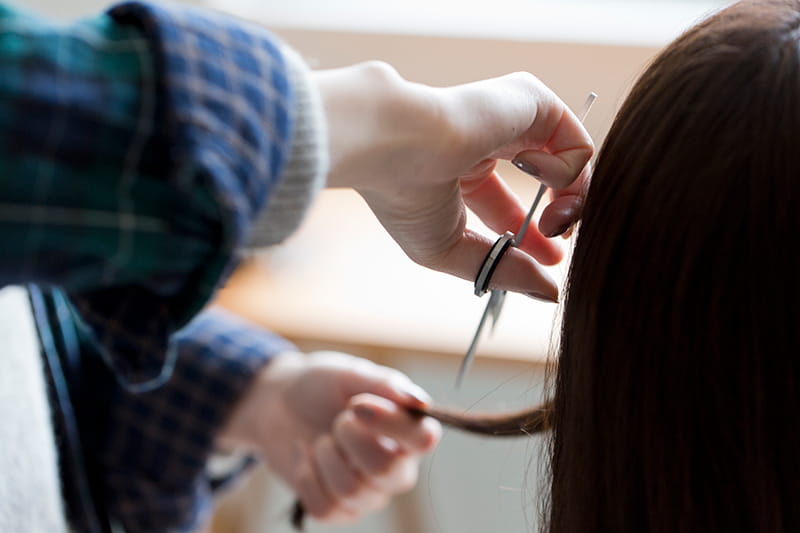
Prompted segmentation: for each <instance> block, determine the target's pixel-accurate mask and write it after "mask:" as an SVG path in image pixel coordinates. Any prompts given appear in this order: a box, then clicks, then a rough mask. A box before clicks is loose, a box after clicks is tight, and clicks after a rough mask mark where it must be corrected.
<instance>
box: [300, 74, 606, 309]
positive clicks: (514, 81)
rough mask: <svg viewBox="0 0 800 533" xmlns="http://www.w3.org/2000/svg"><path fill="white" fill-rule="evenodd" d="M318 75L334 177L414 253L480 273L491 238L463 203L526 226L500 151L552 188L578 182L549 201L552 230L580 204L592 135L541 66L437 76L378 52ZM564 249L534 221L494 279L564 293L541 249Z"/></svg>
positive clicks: (452, 269) (500, 221) (553, 295)
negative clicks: (379, 57) (425, 81)
mask: <svg viewBox="0 0 800 533" xmlns="http://www.w3.org/2000/svg"><path fill="white" fill-rule="evenodd" d="M314 77H315V81H316V83H317V86H318V87H319V89H320V93H321V95H322V99H323V104H324V106H325V110H326V115H327V119H328V129H329V139H330V141H329V142H330V154H331V171H330V174H329V179H328V183H329V185H330V186H334V187H337V186H346V187H353V188H354V189H356V190H357V191H358V192H359V193H360V194H361V195H362V196H363V197H364V198H365V200H366V201H367V203H368V204H369V206H370V208H371V209H372V210H373V212H374V213H375V214H376V216H377V217H378V219H379V220H380V221H381V223H382V224H383V225H384V227H385V228H386V229H387V230H388V232H389V233H390V234H391V235H392V237H393V238H394V239H395V240H396V241H397V242H398V243H399V244H400V246H401V247H402V248H403V250H404V251H405V252H406V253H407V254H408V255H409V257H411V259H413V260H414V261H416V262H418V263H420V264H422V265H425V266H428V267H430V268H433V269H435V270H440V271H442V272H447V273H450V274H454V275H456V276H459V277H461V278H464V279H467V280H470V281H473V280H474V278H475V276H476V274H477V272H478V269H479V267H480V264H481V262H482V261H483V258H484V256H485V255H486V253H487V252H488V250H489V248H490V247H491V245H492V239H489V238H486V237H484V236H481V235H479V234H477V233H475V232H474V231H471V230H470V229H468V228H467V227H466V224H465V221H466V215H465V207H467V206H468V207H469V208H470V209H472V210H473V211H474V212H475V213H476V214H477V215H478V216H479V217H480V218H481V219H482V220H483V221H484V222H485V223H486V224H487V225H488V226H489V227H490V228H492V229H493V230H495V231H497V232H498V233H502V232H504V231H506V230H510V231H514V232H516V231H517V230H518V228H519V226H520V225H521V224H522V222H523V220H524V217H525V214H526V211H527V206H523V205H522V204H521V203H520V201H519V200H518V199H517V197H516V196H515V195H514V194H513V192H512V191H511V190H510V188H509V187H508V186H507V185H506V184H505V182H504V181H503V180H502V178H501V177H500V176H499V175H498V174H497V172H495V165H496V162H497V160H498V159H515V160H518V161H523V162H524V163H525V164H526V166H527V168H528V169H529V170H530V171H532V172H534V173H535V174H537V176H538V179H540V180H541V181H542V182H544V183H545V184H547V185H548V186H550V187H551V188H553V189H556V190H562V189H566V188H568V187H569V188H570V191H569V192H568V193H566V194H564V195H563V196H562V199H561V200H560V202H558V203H557V205H556V207H555V208H552V209H551V210H549V211H546V212H545V214H546V216H543V220H542V224H543V225H544V226H545V229H546V230H547V233H553V232H554V231H555V230H558V229H560V228H561V227H562V226H564V225H566V224H568V223H572V222H574V220H576V219H577V217H578V216H579V213H580V197H579V196H576V195H575V194H574V192H575V191H579V190H581V188H582V187H583V183H584V181H585V180H586V178H587V176H588V171H587V170H586V166H587V162H588V161H589V159H590V158H591V156H592V153H593V150H594V148H593V145H592V141H591V139H590V137H589V135H588V133H587V132H586V130H585V129H584V128H583V126H582V125H581V124H580V122H579V121H578V119H577V118H576V117H575V115H574V114H573V113H572V112H571V111H570V110H569V108H567V106H566V105H565V104H564V103H563V102H562V101H561V100H560V99H559V98H558V97H557V96H556V95H555V94H554V93H553V92H552V91H551V90H550V89H548V88H547V87H546V86H545V85H544V84H542V83H541V82H540V81H539V80H538V79H536V78H535V77H534V76H532V75H530V74H526V73H517V74H511V75H508V76H503V77H501V78H496V79H491V80H486V81H481V82H476V83H471V84H467V85H461V86H456V87H448V88H433V87H428V86H424V85H419V84H413V83H410V82H407V81H405V80H403V79H402V78H401V77H400V76H399V75H398V74H397V73H396V72H395V71H394V70H392V69H391V67H389V66H388V65H385V64H383V63H376V62H372V63H365V64H363V65H357V66H355V67H350V68H345V69H337V70H330V71H320V72H317V73H315V74H314ZM557 194H558V193H557ZM561 257H562V253H561V250H560V248H559V247H558V246H557V245H556V244H555V243H553V242H552V241H548V240H547V239H546V238H545V237H544V236H543V234H542V232H540V231H539V230H538V228H536V227H535V226H534V225H532V227H531V228H529V230H528V232H527V235H526V237H525V240H524V242H523V243H521V246H520V249H512V250H510V251H509V252H508V254H507V256H506V258H504V260H503V261H501V262H500V266H499V267H498V270H497V271H496V273H495V276H494V277H493V280H492V287H493V288H503V289H508V290H512V291H516V292H523V293H528V294H530V295H535V296H537V297H539V298H545V299H549V300H556V299H557V297H558V289H557V287H556V285H555V283H554V282H553V281H552V280H551V279H550V277H549V276H548V275H547V274H546V273H545V272H544V270H543V269H542V268H541V267H540V265H539V264H538V263H537V261H538V262H540V263H543V264H554V263H557V262H558V261H560V259H561ZM534 259H535V260H534Z"/></svg>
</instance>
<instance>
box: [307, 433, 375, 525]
mask: <svg viewBox="0 0 800 533" xmlns="http://www.w3.org/2000/svg"><path fill="white" fill-rule="evenodd" d="M314 459H315V461H316V464H317V471H318V472H319V475H320V479H321V481H322V484H323V485H324V487H325V489H326V491H327V493H328V494H329V495H330V496H331V499H332V500H333V501H334V503H335V504H336V505H338V506H342V507H344V508H345V509H347V510H349V511H350V512H351V513H353V514H356V515H363V514H365V513H368V512H370V511H374V510H377V509H380V508H382V507H384V506H385V505H386V503H388V498H387V496H386V494H384V493H382V492H380V491H378V490H377V489H375V488H374V487H372V486H371V485H370V484H369V483H368V482H367V481H365V480H364V479H363V477H362V476H361V474H360V473H358V472H357V471H356V470H355V469H354V468H353V467H352V466H351V465H350V464H349V463H348V462H347V459H346V458H345V456H344V454H343V453H342V452H341V450H339V448H338V446H337V445H336V443H335V442H334V440H333V437H332V436H331V435H324V436H323V437H321V438H319V439H317V442H316V443H315V444H314Z"/></svg>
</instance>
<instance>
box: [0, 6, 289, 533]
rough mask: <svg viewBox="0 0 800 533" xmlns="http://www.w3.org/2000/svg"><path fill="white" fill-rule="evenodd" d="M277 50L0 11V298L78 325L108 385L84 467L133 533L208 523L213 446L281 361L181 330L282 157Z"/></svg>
mask: <svg viewBox="0 0 800 533" xmlns="http://www.w3.org/2000/svg"><path fill="white" fill-rule="evenodd" d="M275 43H276V41H275V40H274V39H273V38H272V37H271V36H270V35H269V34H268V33H267V32H266V31H264V30H263V29H260V28H257V27H253V26H249V25H246V24H245V23H243V22H241V21H237V20H234V19H231V18H227V17H225V16H222V15H217V14H212V13H201V12H199V11H195V10H191V9H188V8H182V7H164V6H160V5H151V4H146V3H130V4H124V5H120V6H117V7H115V8H113V9H112V10H111V11H110V12H109V14H107V15H103V16H100V17H97V18H94V19H91V20H85V21H81V22H79V23H76V24H73V25H70V26H55V25H50V24H48V23H46V22H43V21H41V20H39V19H37V18H35V17H33V16H30V15H27V14H24V13H21V12H20V11H18V10H15V9H11V8H8V7H4V6H2V5H0V239H2V241H3V243H4V246H3V247H2V249H0V286H1V285H5V284H11V283H36V284H38V285H40V286H43V287H48V286H57V287H61V288H62V289H63V291H64V293H65V296H64V297H63V301H64V302H67V303H63V304H60V306H59V307H58V309H63V308H69V309H70V312H69V313H66V314H64V313H54V314H53V315H52V316H51V317H50V320H51V322H52V328H53V330H54V331H73V332H74V334H71V335H70V336H68V337H69V338H73V337H75V338H80V339H81V342H80V354H81V358H85V359H86V360H87V361H88V360H93V359H97V358H100V359H102V361H103V362H104V364H103V365H101V366H102V367H103V368H111V369H112V370H113V375H114V376H115V377H116V378H117V380H116V381H115V380H114V379H109V380H108V383H106V382H104V384H103V386H102V387H100V386H97V387H95V386H94V385H93V384H92V382H91V381H89V382H86V381H85V380H84V382H83V383H82V384H81V387H82V388H83V391H80V390H79V391H76V394H77V396H76V397H82V398H84V401H82V402H78V404H76V405H78V407H79V409H76V410H77V411H81V410H82V411H81V412H78V413H77V416H78V417H79V418H82V419H83V420H84V421H85V420H86V419H87V418H91V419H94V417H92V416H88V417H87V415H86V413H101V414H102V416H98V417H97V420H102V423H99V424H98V425H93V426H92V427H93V428H94V429H95V430H97V432H96V433H97V434H94V433H93V434H92V435H91V438H88V437H87V439H88V441H91V443H93V447H94V448H95V449H96V450H98V451H99V453H98V454H97V455H98V457H99V464H95V465H89V467H90V469H97V471H99V472H100V474H99V475H100V478H101V483H102V486H103V487H104V488H103V491H102V492H103V500H104V504H105V505H106V507H107V508H108V509H109V510H110V511H111V513H112V514H113V515H114V516H115V517H116V518H117V519H119V520H120V521H121V522H122V524H123V525H124V526H125V528H126V529H127V531H129V532H138V531H190V530H192V529H193V528H194V527H195V526H196V525H197V524H198V523H199V520H200V519H201V517H202V516H203V515H204V513H205V512H206V511H207V510H208V506H209V493H210V486H211V482H210V481H209V480H208V479H207V478H206V476H205V473H204V468H205V462H206V460H207V458H208V456H209V454H210V452H211V449H212V446H213V435H214V432H215V431H216V430H217V429H218V428H219V426H220V423H221V420H223V418H224V417H225V416H226V415H227V414H228V413H229V411H230V409H231V406H232V405H233V403H234V402H235V401H236V399H237V398H239V397H240V396H241V394H242V392H243V390H244V388H245V387H246V386H247V385H248V383H249V382H250V380H251V379H252V376H253V374H254V373H255V372H256V371H257V369H258V368H260V367H261V366H263V365H264V364H265V362H266V361H267V360H268V359H269V358H270V357H271V356H272V355H274V354H275V353H277V352H278V351H281V350H284V349H287V348H288V345H287V344H285V343H283V342H281V341H279V340H277V339H276V338H274V337H272V336H270V335H269V334H267V333H265V332H262V331H259V330H255V329H253V328H252V326H249V325H246V324H244V323H242V322H241V321H238V320H236V319H234V318H233V317H230V316H228V315H225V314H222V313H220V312H216V311H206V312H204V313H202V314H201V315H200V316H199V317H198V318H196V319H195V320H194V321H192V322H189V321H190V320H191V319H192V317H193V316H194V315H195V314H196V313H198V311H200V310H201V309H202V308H203V306H204V305H205V304H206V303H207V301H208V299H209V298H210V296H211V295H212V293H213V292H214V291H215V289H216V288H217V287H218V286H219V285H220V284H221V283H222V282H223V280H224V279H225V278H226V275H227V273H228V272H229V271H230V269H231V268H232V266H233V265H234V264H235V262H236V254H237V250H239V249H240V247H241V246H242V244H243V243H244V242H245V239H246V238H247V232H248V229H249V227H250V224H251V222H252V220H253V219H254V218H255V217H256V215H257V214H258V212H259V210H260V209H261V208H262V206H264V205H265V202H266V199H267V198H268V197H269V195H270V193H271V192H272V191H273V190H274V188H275V185H276V183H277V181H278V180H279V178H280V176H281V171H282V169H283V167H284V165H285V163H286V159H287V157H288V152H289V148H290V144H291V143H290V140H291V138H292V128H293V117H292V109H293V93H292V88H291V86H290V85H289V83H288V78H287V71H286V65H285V64H284V59H283V57H282V56H281V53H280V51H279V49H278V48H277V47H276V44H275ZM56 293H59V291H56ZM54 309H55V307H54ZM187 324H188V325H187ZM181 328H183V329H181ZM179 330H180V331H179ZM176 332H177V333H176ZM170 373H172V378H171V379H168V378H169V375H170ZM75 382H76V383H77V382H80V380H75ZM87 383H88V384H87ZM159 385H160V387H158V386H159ZM87 388H88V389H87ZM87 390H88V393H87V392H86V391H87ZM87 398H88V399H87ZM82 413H83V414H82ZM84 437H86V435H84ZM87 459H89V460H95V459H93V458H92V457H87ZM65 460H66V459H65ZM67 500H68V502H69V498H67ZM71 515H72V516H73V518H74V520H75V523H76V529H78V530H81V520H80V516H79V514H76V513H74V512H72V513H71Z"/></svg>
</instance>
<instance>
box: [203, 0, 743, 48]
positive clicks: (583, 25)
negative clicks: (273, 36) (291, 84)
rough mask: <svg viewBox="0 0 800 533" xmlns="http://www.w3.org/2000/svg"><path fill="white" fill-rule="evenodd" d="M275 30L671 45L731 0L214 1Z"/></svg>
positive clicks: (214, 4)
mask: <svg viewBox="0 0 800 533" xmlns="http://www.w3.org/2000/svg"><path fill="white" fill-rule="evenodd" d="M206 1H207V2H208V3H209V4H211V5H213V6H215V7H218V8H220V9H223V10H228V11H232V12H234V13H237V14H239V15H242V16H245V17H247V18H251V19H255V20H258V21H260V22H263V23H265V24H267V25H268V26H272V27H284V28H306V29H320V30H333V31H349V32H364V33H394V34H416V35H439V36H454V37H478V38H489V39H508V40H515V41H546V42H591V43H605V44H637V45H657V46H659V45H663V44H665V43H667V42H669V41H671V40H672V39H673V38H675V36H677V35H678V34H679V33H680V32H681V31H682V30H683V29H685V28H687V27H688V26H690V25H691V24H692V23H694V22H696V21H697V20H698V19H700V18H702V17H704V16H705V15H707V14H708V13H710V12H711V11H714V10H716V9H719V8H720V7H723V6H725V5H727V4H730V3H731V2H730V1H725V0H480V1H478V0H403V1H376V0H292V1H291V2H274V1H267V2H265V1H264V0H206Z"/></svg>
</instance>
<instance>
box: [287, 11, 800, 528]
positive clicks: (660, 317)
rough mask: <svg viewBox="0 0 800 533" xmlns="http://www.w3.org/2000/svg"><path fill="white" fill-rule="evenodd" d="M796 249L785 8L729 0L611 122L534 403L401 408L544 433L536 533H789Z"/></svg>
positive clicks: (495, 431)
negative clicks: (545, 475) (545, 385)
mask: <svg viewBox="0 0 800 533" xmlns="http://www.w3.org/2000/svg"><path fill="white" fill-rule="evenodd" d="M798 236H800V0H749V1H748V0H745V1H742V2H740V3H737V4H735V5H733V6H732V7H729V8H728V9H725V10H723V11H721V12H719V13H717V14H716V15H714V16H712V17H711V18H709V19H707V20H705V21H704V22H702V23H700V24H699V25H697V26H695V27H694V28H692V29H691V30H689V31H688V32H687V33H685V34H684V35H683V36H681V37H680V38H679V39H678V40H676V41H675V42H673V43H672V44H671V45H670V46H669V47H667V48H666V49H665V50H664V51H663V52H662V53H661V54H660V55H659V56H658V57H657V58H656V59H655V60H654V62H653V63H652V64H651V66H650V67H649V68H648V69H647V70H646V72H645V73H644V74H643V75H642V76H641V78H640V79H639V81H638V82H637V83H636V85H635V86H634V88H633V90H632V91H631V93H630V95H629V96H628V98H627V100H626V102H625V104H624V105H623V106H622V108H621V110H620V112H619V113H618V115H617V117H616V119H615V121H614V124H613V125H612V128H611V130H610V132H609V134H608V137H607V138H606V142H605V145H604V146H603V149H602V150H601V153H600V156H599V158H598V165H597V167H596V169H595V171H594V175H593V178H592V183H591V186H590V188H589V191H588V193H587V198H586V203H585V207H584V211H583V222H582V223H581V228H580V230H579V232H578V236H577V240H576V244H575V251H574V254H573V259H572V265H571V268H570V275H569V280H568V288H567V293H566V299H565V304H564V319H563V321H562V331H561V343H560V348H559V356H558V361H557V376H556V384H555V393H554V400H552V401H548V402H545V403H544V404H542V405H540V406H537V407H534V408H532V409H529V410H525V411H522V412H518V413H510V414H495V415H492V414H481V413H478V414H475V413H462V412H458V411H454V410H448V409H443V408H440V407H433V406H428V407H425V408H418V409H410V410H409V411H410V413H411V414H413V415H417V416H422V415H427V416H433V417H434V418H437V419H438V420H440V421H441V422H442V423H444V424H446V425H448V426H451V427H454V428H456V429H462V430H465V431H471V432H475V433H480V434H484V435H493V436H513V435H530V434H533V433H538V432H541V431H545V430H552V440H551V450H550V454H549V455H550V457H549V459H550V470H551V478H552V479H551V484H550V491H549V502H548V504H547V511H546V515H547V517H546V520H545V524H544V526H543V527H544V530H545V531H547V532H548V533H600V532H609V533H612V532H613V533H642V532H648V533H662V532H663V533H675V532H681V533H692V532H698V533H699V532H702V533H715V532H720V533H721V532H725V533H728V532H731V531H747V532H765V533H766V532H769V533H776V532H781V531H786V532H794V531H800V505H798V504H797V502H796V500H797V499H798V497H800V457H798V455H800V425H798V423H797V420H796V419H797V413H798V411H800V362H799V361H798V357H800V318H799V317H798V316H797V314H796V312H795V307H796V305H797V303H796V302H797V300H798V299H800V281H799V280H798V278H799V277H800V254H798V252H797V250H796V246H797V244H796V240H797V238H798ZM302 518H303V510H302V506H301V505H299V504H297V505H296V506H295V509H294V513H293V523H294V524H295V526H297V527H302Z"/></svg>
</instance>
